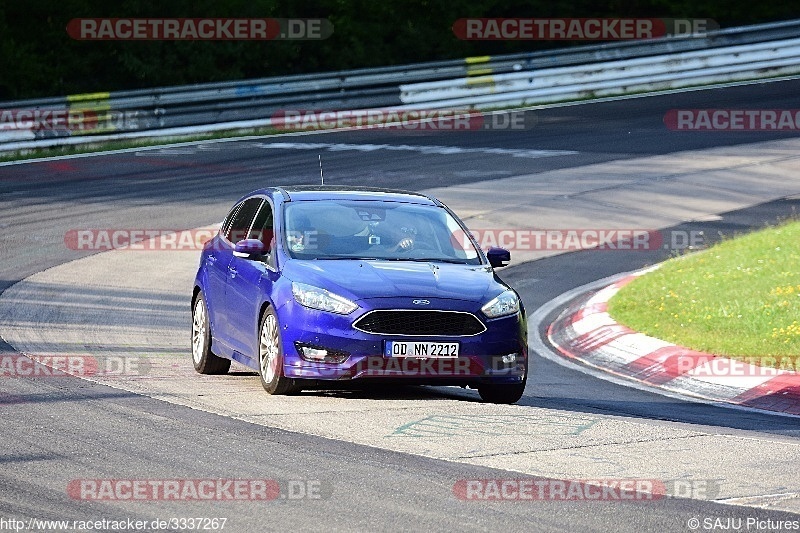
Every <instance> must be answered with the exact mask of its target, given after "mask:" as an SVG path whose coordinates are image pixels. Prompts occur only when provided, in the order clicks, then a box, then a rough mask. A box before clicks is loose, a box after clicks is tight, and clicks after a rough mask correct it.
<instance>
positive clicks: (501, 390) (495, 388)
mask: <svg viewBox="0 0 800 533" xmlns="http://www.w3.org/2000/svg"><path fill="white" fill-rule="evenodd" d="M527 383H528V362H527V361H525V375H524V376H522V382H520V383H511V384H508V385H506V384H504V383H498V384H493V383H489V384H486V385H479V386H478V394H480V395H481V400H483V401H484V402H488V403H505V404H510V403H517V402H518V401H519V399H520V398H522V395H523V394H524V393H525V385H526V384H527Z"/></svg>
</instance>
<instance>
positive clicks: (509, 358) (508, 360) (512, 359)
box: [502, 353, 517, 365]
mask: <svg viewBox="0 0 800 533" xmlns="http://www.w3.org/2000/svg"><path fill="white" fill-rule="evenodd" d="M502 361H503V362H504V363H505V364H507V365H511V364H514V363H516V362H517V354H515V353H510V354H507V355H504V356H503V357H502Z"/></svg>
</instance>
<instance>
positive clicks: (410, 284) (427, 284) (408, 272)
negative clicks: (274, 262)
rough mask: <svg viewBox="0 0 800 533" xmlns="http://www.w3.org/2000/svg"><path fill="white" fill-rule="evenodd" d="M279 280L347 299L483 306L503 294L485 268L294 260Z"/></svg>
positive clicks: (376, 261)
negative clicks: (459, 302)
mask: <svg viewBox="0 0 800 533" xmlns="http://www.w3.org/2000/svg"><path fill="white" fill-rule="evenodd" d="M283 275H284V276H286V277H287V278H289V279H290V280H292V281H298V282H302V283H308V284H309V285H315V286H317V287H321V288H324V289H328V290H329V291H331V292H334V293H337V294H339V295H341V296H344V297H346V298H350V299H353V300H360V299H365V298H392V297H397V296H408V297H412V298H450V299H458V300H469V301H475V302H478V301H483V300H485V299H486V298H487V297H489V296H491V297H493V296H495V295H496V294H498V293H500V292H502V290H504V289H505V287H504V286H502V285H500V284H499V283H498V282H497V280H496V279H495V276H494V272H493V271H492V270H491V268H489V267H487V266H485V265H455V264H448V263H429V262H416V261H380V260H374V261H372V260H371V261H361V260H315V261H306V260H298V259H293V260H290V261H287V263H286V264H285V267H284V269H283Z"/></svg>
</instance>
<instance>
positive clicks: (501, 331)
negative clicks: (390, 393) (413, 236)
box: [278, 298, 528, 385]
mask: <svg viewBox="0 0 800 533" xmlns="http://www.w3.org/2000/svg"><path fill="white" fill-rule="evenodd" d="M408 300H409V299H408V298H402V299H399V298H376V299H373V300H368V301H360V302H359V304H360V305H361V306H362V307H360V308H359V309H358V310H356V311H355V312H353V313H351V314H350V315H336V314H333V313H326V312H324V311H316V310H313V309H309V308H306V307H303V306H301V305H300V304H298V303H297V302H294V301H290V302H287V303H286V304H285V305H284V306H282V307H281V308H280V309H279V310H278V319H279V321H280V324H281V325H282V327H281V337H282V343H283V353H284V374H285V375H286V376H287V377H290V378H297V379H306V380H325V381H330V380H334V381H336V380H359V381H361V380H364V381H366V380H392V381H394V380H397V381H402V382H405V383H409V384H442V385H476V384H481V383H495V384H497V383H520V382H521V381H523V379H524V376H525V374H526V372H527V359H528V346H527V326H526V323H525V316H524V311H520V312H519V313H517V314H516V315H511V316H507V317H502V318H497V319H493V320H489V319H487V318H486V317H485V316H483V315H482V314H481V312H480V310H479V308H477V304H476V303H475V302H465V301H460V300H444V299H442V300H437V299H432V298H431V299H429V300H430V308H432V309H439V310H446V311H462V312H470V313H473V314H474V315H475V316H477V317H478V318H479V320H481V322H483V324H484V325H485V326H486V331H484V332H483V333H480V334H478V335H474V336H406V335H383V334H372V333H366V332H363V331H359V330H357V329H355V328H353V323H354V322H355V321H356V320H358V319H359V318H360V317H361V316H362V315H364V314H366V313H367V312H369V311H372V310H374V309H395V310H396V309H408ZM409 310H411V309H409ZM387 341H427V342H457V343H459V357H458V358H415V357H388V356H387V355H385V352H386V350H385V346H386V345H385V343H386V342H387ZM299 346H311V347H314V348H320V349H326V350H329V351H330V352H331V353H336V354H340V355H341V356H342V357H346V359H345V360H344V361H343V362H341V363H324V362H316V361H308V360H305V359H304V358H303V357H301V355H300V353H299V349H298V347H299ZM512 354H513V356H514V357H513V359H514V360H513V361H509V360H510V359H512V358H511V357H510V356H511V355H512ZM504 356H505V357H504Z"/></svg>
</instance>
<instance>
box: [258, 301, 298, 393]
mask: <svg viewBox="0 0 800 533" xmlns="http://www.w3.org/2000/svg"><path fill="white" fill-rule="evenodd" d="M259 331H260V333H259V336H258V369H259V371H258V374H259V375H260V376H261V385H262V386H263V387H264V390H266V391H267V392H268V393H270V394H291V393H293V392H299V391H300V386H299V384H298V383H297V381H296V380H294V379H291V378H287V377H286V376H285V375H284V374H283V353H282V352H283V350H282V349H281V347H282V346H283V344H282V343H281V332H280V326H279V324H278V317H277V316H275V311H273V310H272V308H271V307H270V308H269V309H267V310H266V312H265V313H264V317H263V318H262V319H261V328H260V330H259Z"/></svg>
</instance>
